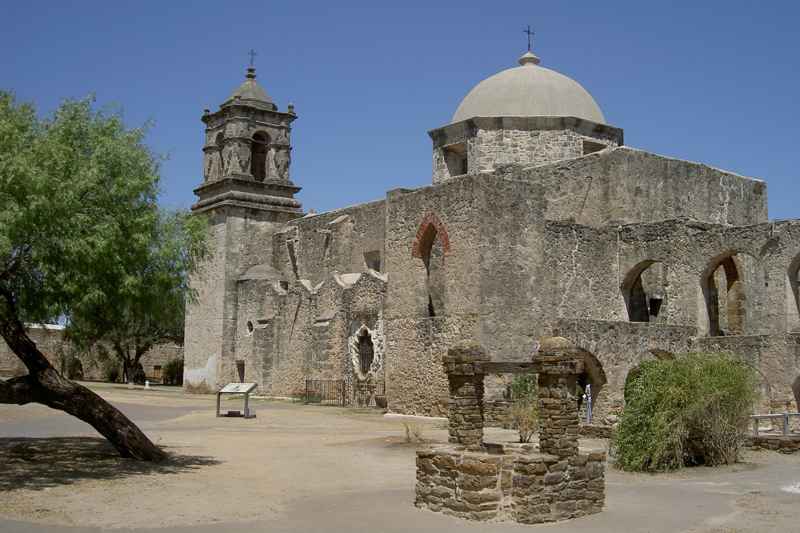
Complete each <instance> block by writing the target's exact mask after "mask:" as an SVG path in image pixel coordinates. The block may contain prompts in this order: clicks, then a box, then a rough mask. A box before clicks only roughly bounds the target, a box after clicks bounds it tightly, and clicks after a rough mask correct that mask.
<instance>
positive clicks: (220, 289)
mask: <svg viewBox="0 0 800 533" xmlns="http://www.w3.org/2000/svg"><path fill="white" fill-rule="evenodd" d="M208 216H209V230H208V231H209V248H210V252H209V257H208V258H207V260H206V261H205V262H204V263H203V265H201V267H200V269H199V270H198V272H197V273H196V274H195V275H194V276H192V279H191V286H192V288H193V289H195V290H196V291H197V298H196V300H195V301H193V302H191V303H189V304H187V306H186V331H185V339H186V340H185V361H184V364H185V366H184V385H185V386H187V387H190V388H200V389H202V388H207V389H208V390H215V389H217V388H218V387H219V386H221V385H223V384H225V383H228V382H231V381H238V380H239V378H238V375H237V367H236V338H237V336H236V330H237V311H238V296H239V290H238V283H239V278H240V277H241V276H242V275H243V274H244V273H246V272H247V271H248V270H250V269H251V268H252V267H255V266H257V265H262V264H265V263H267V262H268V261H271V259H272V235H273V234H274V233H275V232H276V231H278V230H279V229H280V228H282V227H283V223H285V222H286V221H287V220H289V219H290V218H291V217H293V216H295V215H294V214H292V213H281V212H269V211H261V210H253V209H247V208H244V207H227V206H226V207H221V208H219V209H215V210H212V211H210V212H209V215H208Z"/></svg>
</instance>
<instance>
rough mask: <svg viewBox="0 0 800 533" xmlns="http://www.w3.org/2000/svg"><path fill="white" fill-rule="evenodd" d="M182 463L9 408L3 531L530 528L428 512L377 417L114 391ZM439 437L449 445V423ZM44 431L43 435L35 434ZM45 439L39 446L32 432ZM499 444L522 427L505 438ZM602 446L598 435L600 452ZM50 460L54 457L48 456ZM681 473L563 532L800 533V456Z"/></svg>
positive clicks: (630, 493) (65, 420) (109, 393)
mask: <svg viewBox="0 0 800 533" xmlns="http://www.w3.org/2000/svg"><path fill="white" fill-rule="evenodd" d="M98 392H100V393H101V394H102V395H103V396H104V397H106V398H108V399H110V400H111V401H113V402H114V403H115V404H116V405H118V406H120V407H121V408H122V409H123V410H124V411H125V412H126V413H129V414H130V415H131V416H133V417H134V419H135V420H136V421H137V422H138V423H140V425H141V426H142V428H143V429H144V430H145V431H146V432H147V433H148V434H149V435H151V436H152V437H153V438H155V439H156V440H157V441H158V442H159V443H161V444H163V445H165V446H167V447H168V449H169V450H170V451H172V452H173V453H175V454H176V456H177V457H178V459H177V460H176V461H174V462H173V463H171V464H169V465H166V466H158V467H152V466H149V465H142V464H140V463H136V462H135V461H126V460H122V459H119V458H117V457H116V456H115V455H114V453H113V450H111V449H109V447H108V446H107V445H106V444H105V443H104V442H103V441H102V440H100V439H97V438H96V437H95V436H94V435H95V434H94V432H93V430H92V429H91V428H90V427H88V426H85V425H82V424H81V423H80V422H76V421H75V420H74V419H71V418H69V417H67V416H66V415H63V414H62V413H59V412H55V411H51V410H49V409H47V408H44V407H40V406H28V407H24V408H20V407H15V406H0V422H1V423H0V502H2V505H0V531H3V532H4V533H5V532H7V531H8V532H17V531H19V532H22V531H73V529H71V528H69V527H65V526H78V527H80V528H81V530H84V529H83V528H87V527H88V528H132V529H136V530H140V531H144V530H148V529H150V528H156V529H158V530H159V531H164V529H163V528H170V529H174V530H175V531H179V530H182V529H184V528H188V529H186V530H187V531H188V530H189V529H191V531H193V532H195V533H202V532H204V531H209V532H210V531H219V527H218V526H219V525H220V524H225V526H224V529H225V530H226V532H228V531H244V530H247V531H253V530H254V528H255V530H262V529H263V530H267V529H268V530H270V531H287V532H288V531H353V530H354V529H359V530H365V531H398V532H399V531H409V530H412V529H413V530H414V531H420V532H422V531H486V530H489V529H491V530H492V531H496V530H508V531H516V530H522V529H525V530H527V531H530V530H531V527H524V526H516V525H513V524H491V526H489V525H487V524H473V523H468V522H464V521H461V520H457V519H453V518H449V517H445V516H440V515H438V514H436V513H431V512H428V511H421V510H418V509H416V508H414V507H413V505H412V501H413V496H414V494H413V491H414V478H415V471H414V449H415V447H414V446H413V445H408V444H406V443H405V438H404V434H405V431H404V428H403V425H402V422H401V421H399V420H394V419H387V418H384V417H382V416H380V414H378V413H376V412H356V411H347V410H344V409H338V408H324V407H309V406H302V405H298V404H288V403H280V402H256V408H257V410H258V411H257V412H258V418H256V419H255V420H243V419H226V418H221V419H218V418H215V417H214V413H213V401H214V400H213V398H212V397H203V396H184V395H183V394H182V393H180V392H177V391H157V390H156V391H141V390H128V389H126V388H124V387H122V388H120V387H109V386H102V387H99V388H98ZM424 427H425V429H424V436H425V438H427V439H431V440H438V441H444V440H445V439H446V431H445V429H444V427H443V425H442V423H441V422H436V423H425V424H424ZM26 437H28V438H26ZM29 437H35V438H29ZM489 437H490V438H491V439H492V440H509V439H513V438H514V434H513V432H507V431H502V430H490V435H489ZM588 444H591V445H592V446H596V445H597V444H598V441H595V442H593V443H588ZM42 458H47V460H46V461H43V460H42ZM745 459H746V461H747V462H746V463H745V464H741V465H736V466H734V467H729V468H720V469H707V468H700V469H691V470H685V471H683V472H680V473H677V474H670V475H659V476H649V475H631V474H624V473H620V472H617V471H614V470H611V471H609V472H608V475H607V481H608V485H607V494H608V498H607V509H606V510H605V511H604V512H603V513H601V514H599V515H594V516H591V517H587V518H582V519H579V520H574V521H571V522H567V523H561V524H553V525H547V526H538V528H539V529H542V530H550V529H553V530H556V531H588V530H591V531H609V532H610V531H614V532H618V531H650V532H662V531H663V532H667V531H692V532H698V533H699V532H704V533H711V532H715V533H721V532H730V533H732V532H756V531H758V532H761V531H784V532H789V531H795V530H797V524H798V523H800V505H798V504H800V494H798V493H797V492H800V490H798V491H796V492H794V493H793V492H787V491H783V490H781V489H782V487H789V486H791V485H792V484H795V483H800V457H796V456H782V455H778V454H774V453H768V452H764V453H749V454H747V456H746V458H745Z"/></svg>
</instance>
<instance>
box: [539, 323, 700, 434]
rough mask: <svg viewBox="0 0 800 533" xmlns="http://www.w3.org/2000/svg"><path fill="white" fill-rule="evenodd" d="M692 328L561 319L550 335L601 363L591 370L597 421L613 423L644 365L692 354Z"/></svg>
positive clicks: (555, 324)
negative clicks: (636, 371) (628, 382)
mask: <svg viewBox="0 0 800 533" xmlns="http://www.w3.org/2000/svg"><path fill="white" fill-rule="evenodd" d="M695 333H696V330H695V329H694V328H692V327H686V326H668V325H662V324H647V323H631V322H615V321H603V320H578V319H560V320H557V321H554V322H551V323H550V324H549V325H548V331H547V334H548V335H555V336H559V337H564V338H566V339H569V341H570V342H572V343H573V344H575V345H576V346H578V347H579V348H581V349H583V350H586V351H587V352H588V353H589V354H591V357H592V358H594V359H595V360H596V361H597V363H599V368H596V369H592V368H589V369H588V370H589V372H588V374H589V377H590V381H591V383H592V392H593V396H595V400H594V421H595V422H597V423H601V424H608V423H613V422H614V421H615V420H616V416H618V415H619V414H620V413H621V412H622V408H623V406H624V404H625V399H624V390H625V380H626V379H627V378H628V375H629V374H630V372H631V370H633V369H634V368H636V367H638V366H639V364H641V363H642V361H647V360H652V359H663V358H671V357H675V356H676V355H677V354H681V353H686V352H688V351H691V338H692V336H693V335H694V334H695Z"/></svg>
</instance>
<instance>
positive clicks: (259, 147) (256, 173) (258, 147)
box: [250, 131, 269, 181]
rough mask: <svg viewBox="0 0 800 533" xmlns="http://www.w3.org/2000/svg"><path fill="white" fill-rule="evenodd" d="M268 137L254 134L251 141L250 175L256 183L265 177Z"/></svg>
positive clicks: (264, 134) (258, 133) (259, 133)
mask: <svg viewBox="0 0 800 533" xmlns="http://www.w3.org/2000/svg"><path fill="white" fill-rule="evenodd" d="M268 145H269V137H267V134H266V133H263V132H260V131H259V132H256V133H255V134H254V135H253V139H252V141H251V154H250V155H251V157H250V174H252V176H253V178H255V179H256V180H258V181H264V179H266V177H267V151H268Z"/></svg>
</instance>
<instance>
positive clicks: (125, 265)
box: [0, 92, 165, 461]
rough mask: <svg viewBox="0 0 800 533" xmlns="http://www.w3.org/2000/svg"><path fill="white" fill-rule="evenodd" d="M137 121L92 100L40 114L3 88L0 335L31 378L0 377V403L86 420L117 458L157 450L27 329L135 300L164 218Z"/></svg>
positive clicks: (156, 455) (152, 454)
mask: <svg viewBox="0 0 800 533" xmlns="http://www.w3.org/2000/svg"><path fill="white" fill-rule="evenodd" d="M144 134H145V131H144V130H143V129H127V128H126V127H125V126H124V124H123V121H122V119H121V116H120V114H119V113H104V112H98V111H95V110H93V108H92V101H91V99H85V100H78V101H65V102H63V103H62V104H61V105H60V107H59V108H58V109H57V110H56V112H55V113H54V114H53V115H52V116H51V117H49V118H46V119H40V118H38V117H37V115H36V112H35V110H34V108H33V107H32V106H31V105H27V104H19V103H17V102H16V101H15V99H14V97H13V95H11V94H9V93H5V92H0V336H2V337H3V339H4V340H5V341H6V343H7V344H8V346H9V347H10V348H11V350H12V351H13V352H14V353H15V354H16V356H17V357H18V358H19V359H20V360H21V361H22V362H23V363H24V365H25V367H26V368H27V370H28V374H27V375H25V376H20V377H17V378H13V379H10V380H7V381H2V380H0V402H2V403H15V404H20V405H23V404H27V403H30V402H37V403H41V404H44V405H47V406H49V407H52V408H54V409H59V410H62V411H65V412H67V413H69V414H71V415H73V416H76V417H77V418H79V419H81V420H83V421H85V422H87V423H89V424H90V425H92V426H93V427H94V428H95V429H96V430H97V431H98V432H99V433H100V434H102V435H103V436H104V437H106V438H107V439H108V440H109V441H110V442H111V444H113V445H114V446H115V448H116V449H117V450H118V451H119V453H120V454H121V455H122V456H126V457H134V458H137V459H143V460H151V461H158V460H161V459H163V458H164V457H165V453H164V452H163V451H162V450H161V449H160V448H158V447H157V446H155V445H154V444H153V443H152V442H151V441H150V440H149V439H148V438H147V437H146V436H145V435H144V433H142V431H141V430H139V428H138V427H136V425H134V424H133V423H132V422H131V421H130V420H129V419H128V418H127V417H126V416H125V415H123V414H122V413H121V412H120V411H118V410H117V409H116V408H114V407H113V406H112V405H111V404H109V403H108V402H106V401H105V400H103V399H102V398H100V397H99V396H98V395H96V394H95V393H93V392H92V391H90V390H89V389H87V388H85V387H83V386H81V385H79V384H77V383H74V382H72V381H70V380H69V379H67V378H66V377H64V376H63V375H62V374H60V373H59V372H58V371H57V370H56V369H55V368H54V367H53V365H52V364H51V363H50V362H49V361H48V360H47V358H46V357H45V356H44V355H43V354H42V352H41V351H40V350H39V349H38V348H37V346H36V344H35V343H34V342H33V341H32V340H31V339H30V338H29V337H28V334H27V332H26V329H25V325H24V324H25V323H37V322H38V323H42V322H47V321H53V320H54V319H57V318H59V317H70V316H72V314H73V313H75V314H76V315H79V316H81V317H84V316H85V314H84V313H85V310H87V309H98V308H100V307H101V306H102V305H103V304H104V303H105V302H108V301H110V300H111V299H113V298H117V297H122V298H123V301H126V302H127V301H129V299H133V298H134V297H133V296H132V295H134V294H136V291H137V290H138V288H139V287H140V285H139V273H140V272H139V270H140V268H141V265H145V264H147V263H148V261H149V260H150V258H152V256H153V248H154V247H153V245H152V239H153V236H154V235H156V234H157V233H158V231H157V229H155V228H158V227H159V224H160V223H161V221H162V219H161V218H160V217H159V212H158V209H157V204H156V197H157V193H158V160H157V158H156V157H155V156H154V155H153V154H152V153H151V152H150V150H149V149H148V148H147V147H146V146H145V145H144V144H143V137H144Z"/></svg>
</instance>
